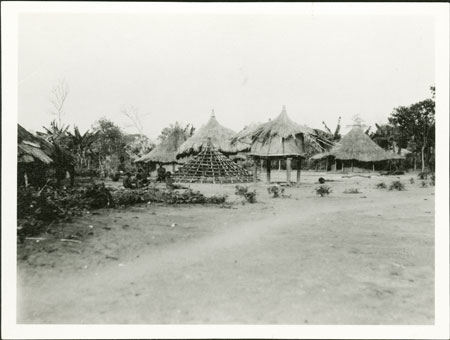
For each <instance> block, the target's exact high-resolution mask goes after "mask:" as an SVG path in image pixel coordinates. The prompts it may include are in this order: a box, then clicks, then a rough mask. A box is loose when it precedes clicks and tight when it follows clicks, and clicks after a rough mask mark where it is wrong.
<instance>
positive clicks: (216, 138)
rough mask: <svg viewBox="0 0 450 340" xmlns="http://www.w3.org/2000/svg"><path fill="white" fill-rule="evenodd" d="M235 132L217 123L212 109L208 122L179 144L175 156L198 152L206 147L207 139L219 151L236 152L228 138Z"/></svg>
mask: <svg viewBox="0 0 450 340" xmlns="http://www.w3.org/2000/svg"><path fill="white" fill-rule="evenodd" d="M235 134H236V132H234V131H233V130H231V129H228V128H226V127H224V126H222V125H220V124H219V122H218V121H217V119H216V116H215V115H214V110H213V112H212V115H211V118H210V119H209V121H208V123H206V125H204V126H202V127H201V128H200V129H198V131H197V132H196V133H195V134H194V135H193V136H192V137H191V138H189V139H188V140H187V141H185V142H184V143H183V144H182V145H181V146H180V148H179V150H178V154H177V158H180V157H185V156H188V155H191V154H196V153H199V152H200V151H202V150H203V149H204V148H205V147H206V145H207V144H208V140H211V143H212V144H213V146H214V147H215V148H216V149H217V150H219V151H221V152H224V153H236V152H237V151H238V150H237V149H236V148H235V147H233V146H231V144H230V139H231V138H232V137H234V135H235Z"/></svg>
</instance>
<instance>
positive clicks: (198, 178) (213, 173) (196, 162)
mask: <svg viewBox="0 0 450 340" xmlns="http://www.w3.org/2000/svg"><path fill="white" fill-rule="evenodd" d="M173 178H174V180H175V181H176V182H188V183H192V182H199V183H213V184H217V183H242V182H251V181H252V175H251V174H250V173H249V172H248V171H247V170H246V169H244V168H243V167H241V166H239V165H238V164H236V163H234V162H233V161H232V160H230V159H229V158H227V157H226V156H224V155H223V154H222V153H221V152H220V151H218V150H216V149H215V147H214V145H213V144H212V142H211V140H209V141H208V142H207V144H206V145H205V146H204V147H202V150H201V151H200V153H199V154H197V155H196V156H194V157H193V158H192V159H191V160H189V161H188V162H186V163H185V164H183V165H182V166H181V167H180V168H179V169H178V170H177V171H176V172H175V174H174V176H173Z"/></svg>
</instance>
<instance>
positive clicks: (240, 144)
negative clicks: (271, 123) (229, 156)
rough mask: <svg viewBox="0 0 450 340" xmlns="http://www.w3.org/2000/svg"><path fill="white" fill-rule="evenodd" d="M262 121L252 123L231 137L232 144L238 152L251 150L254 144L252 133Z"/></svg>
mask: <svg viewBox="0 0 450 340" xmlns="http://www.w3.org/2000/svg"><path fill="white" fill-rule="evenodd" d="M260 125H261V123H251V124H249V125H247V126H246V127H244V128H243V129H242V130H241V131H239V132H238V133H237V134H236V135H234V137H233V138H231V139H230V144H231V146H232V147H233V148H235V149H236V150H237V151H238V152H245V151H250V149H251V146H252V134H253V132H254V131H255V130H256V129H257V128H258V127H259V126H260Z"/></svg>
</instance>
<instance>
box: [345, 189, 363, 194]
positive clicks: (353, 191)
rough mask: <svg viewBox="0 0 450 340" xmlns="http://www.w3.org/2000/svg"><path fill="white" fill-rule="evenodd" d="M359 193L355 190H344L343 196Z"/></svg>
mask: <svg viewBox="0 0 450 340" xmlns="http://www.w3.org/2000/svg"><path fill="white" fill-rule="evenodd" d="M360 193H361V191H359V189H357V188H350V189H345V191H344V194H360Z"/></svg>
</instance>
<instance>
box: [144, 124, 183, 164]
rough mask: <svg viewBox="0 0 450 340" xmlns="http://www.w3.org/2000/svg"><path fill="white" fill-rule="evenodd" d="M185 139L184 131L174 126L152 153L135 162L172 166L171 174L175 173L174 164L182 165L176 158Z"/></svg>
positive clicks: (176, 125)
mask: <svg viewBox="0 0 450 340" xmlns="http://www.w3.org/2000/svg"><path fill="white" fill-rule="evenodd" d="M186 139H187V138H186V134H185V132H184V130H183V129H182V128H181V127H180V126H179V125H178V124H175V127H174V128H173V130H172V132H171V133H170V134H169V135H168V136H167V137H166V139H164V140H163V141H162V142H161V143H160V144H158V145H157V146H156V147H155V148H154V149H153V150H152V151H150V152H149V153H147V154H146V155H144V156H142V157H140V158H138V159H137V160H136V161H135V162H136V163H137V162H141V163H145V164H152V163H153V164H161V165H172V172H175V166H176V164H180V163H182V162H181V161H179V160H177V158H176V156H177V152H178V149H179V148H180V146H181V145H182V144H183V143H184V142H185V141H186Z"/></svg>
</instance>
